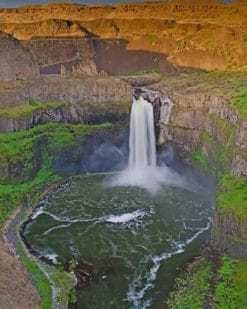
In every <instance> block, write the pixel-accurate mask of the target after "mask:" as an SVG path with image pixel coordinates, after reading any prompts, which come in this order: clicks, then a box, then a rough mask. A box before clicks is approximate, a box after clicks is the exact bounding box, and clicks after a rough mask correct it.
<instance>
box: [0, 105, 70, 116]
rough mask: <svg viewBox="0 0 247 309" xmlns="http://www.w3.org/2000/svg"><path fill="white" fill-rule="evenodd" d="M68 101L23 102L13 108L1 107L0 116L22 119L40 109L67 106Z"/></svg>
mask: <svg viewBox="0 0 247 309" xmlns="http://www.w3.org/2000/svg"><path fill="white" fill-rule="evenodd" d="M65 105H66V103H64V102H48V103H40V102H37V103H35V104H34V103H33V101H31V103H26V104H21V105H18V106H15V107H12V108H2V109H0V116H4V117H6V118H10V119H20V118H25V117H27V116H28V115H31V114H32V113H33V112H36V111H39V110H47V109H56V108H59V107H61V106H65Z"/></svg>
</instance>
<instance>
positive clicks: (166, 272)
mask: <svg viewBox="0 0 247 309" xmlns="http://www.w3.org/2000/svg"><path fill="white" fill-rule="evenodd" d="M106 177H110V176H105V175H91V176H82V177H79V178H75V179H74V180H72V181H69V182H68V183H67V184H65V185H63V186H61V187H60V188H59V189H58V190H57V191H56V192H53V194H51V195H49V196H48V197H47V198H46V200H45V201H44V203H43V206H42V207H41V208H40V209H39V210H38V212H37V213H36V215H34V218H33V221H31V223H29V224H28V225H27V226H26V229H25V231H24V235H25V237H26V239H27V241H28V243H29V244H30V245H31V246H32V248H33V249H34V250H36V251H37V252H38V253H39V254H40V255H43V256H50V257H52V258H53V259H54V260H56V261H59V262H61V263H65V262H66V261H69V260H72V259H83V260H84V261H85V262H86V263H89V264H92V265H93V268H94V269H95V270H97V273H98V276H97V278H96V279H95V280H92V282H91V283H90V285H89V286H88V287H86V288H83V289H82V290H81V291H80V293H79V296H78V304H77V307H76V308H164V306H165V305H164V300H165V297H166V295H167V293H168V291H169V289H170V287H171V284H172V283H173V280H174V277H175V275H176V272H177V268H178V267H179V266H180V265H181V264H182V263H184V262H185V261H187V260H188V259H189V258H191V257H192V256H194V255H196V254H198V252H199V249H200V247H201V246H202V245H203V244H204V243H205V241H206V239H207V237H208V231H209V227H210V216H211V210H212V196H210V194H202V193H201V192H200V190H199V192H192V191H190V190H186V189H182V188H176V187H171V186H163V187H162V188H161V189H160V190H159V192H157V193H156V194H155V195H154V194H152V193H149V192H148V191H146V190H144V189H142V188H137V187H108V186H107V185H106V184H105V178H106Z"/></svg>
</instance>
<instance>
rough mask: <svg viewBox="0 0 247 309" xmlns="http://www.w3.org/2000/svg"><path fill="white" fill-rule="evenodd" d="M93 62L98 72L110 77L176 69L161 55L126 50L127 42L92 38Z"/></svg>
mask: <svg viewBox="0 0 247 309" xmlns="http://www.w3.org/2000/svg"><path fill="white" fill-rule="evenodd" d="M91 40H92V45H93V48H94V51H95V62H96V65H97V68H98V70H99V71H101V70H102V71H105V72H107V73H108V74H110V75H121V74H123V75H125V74H126V75H127V74H138V73H143V72H153V71H157V72H171V71H176V70H177V69H176V68H175V67H174V65H172V64H171V63H169V62H168V61H167V56H166V55H164V54H161V53H156V52H151V51H144V50H128V49H127V45H128V41H127V40H122V39H99V38H92V39H91Z"/></svg>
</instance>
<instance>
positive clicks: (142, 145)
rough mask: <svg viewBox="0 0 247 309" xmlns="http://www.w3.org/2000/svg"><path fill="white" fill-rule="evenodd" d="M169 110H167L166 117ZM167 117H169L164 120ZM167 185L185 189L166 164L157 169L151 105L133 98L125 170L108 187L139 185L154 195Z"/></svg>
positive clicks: (140, 97) (180, 179) (178, 177)
mask: <svg viewBox="0 0 247 309" xmlns="http://www.w3.org/2000/svg"><path fill="white" fill-rule="evenodd" d="M151 94H152V92H151ZM155 95H156V93H155ZM170 109H171V108H168V109H167V111H168V112H169V114H170ZM168 117H169V115H168V116H167V119H168ZM167 121H168V120H167ZM108 184H109V182H108ZM167 184H170V185H171V184H172V185H177V186H182V187H184V181H183V179H182V178H181V177H180V176H179V175H178V174H177V173H175V172H174V171H173V170H171V169H170V168H168V167H167V166H165V165H163V166H156V142H155V127H154V112H153V105H152V104H151V103H149V102H147V101H146V100H145V99H144V98H143V97H142V96H139V98H138V99H136V98H135V96H133V104H132V108H131V114H130V135H129V162H128V167H127V168H126V169H125V170H124V171H122V172H120V173H119V174H117V175H115V176H114V177H113V178H112V179H111V181H110V185H111V186H138V187H142V188H145V189H148V190H149V191H151V192H156V191H157V190H159V188H160V186H161V185H167Z"/></svg>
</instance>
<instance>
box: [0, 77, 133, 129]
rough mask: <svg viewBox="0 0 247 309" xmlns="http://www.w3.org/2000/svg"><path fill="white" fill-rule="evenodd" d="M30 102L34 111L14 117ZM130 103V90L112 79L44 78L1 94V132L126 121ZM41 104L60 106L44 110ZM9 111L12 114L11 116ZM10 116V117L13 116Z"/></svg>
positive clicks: (124, 83) (125, 85)
mask: <svg viewBox="0 0 247 309" xmlns="http://www.w3.org/2000/svg"><path fill="white" fill-rule="evenodd" d="M30 100H31V101H34V102H36V103H35V104H37V107H36V108H35V106H34V108H33V111H30V112H28V113H25V114H20V115H18V116H16V114H15V109H16V108H19V109H20V107H21V106H23V108H24V109H25V106H26V105H28V104H31V103H30ZM131 101H132V87H131V86H130V85H129V84H127V83H126V82H124V81H121V80H120V79H117V78H113V77H100V76H96V77H88V76H87V77H85V76H84V77H82V78H70V77H68V78H67V77H65V78H61V77H56V76H51V77H49V78H48V77H46V78H43V79H40V80H37V81H36V82H34V81H33V82H31V83H23V82H21V83H18V84H17V85H14V86H13V87H12V88H10V89H9V90H7V91H6V90H4V91H2V92H1V91H0V107H2V108H3V111H4V110H6V108H8V111H9V112H8V114H7V115H6V114H5V113H4V112H3V111H0V132H2V133H4V132H15V131H19V130H27V129H30V128H32V127H34V126H35V125H37V124H42V123H46V122H62V123H90V124H92V123H94V124H95V123H102V122H107V121H110V122H116V121H123V120H126V119H127V117H128V113H129V108H130V103H131ZM42 102H43V103H44V104H45V103H46V102H63V103H64V104H61V106H55V107H54V108H52V107H49V106H48V107H47V108H44V107H42ZM11 111H12V112H11ZM12 115H13V116H12Z"/></svg>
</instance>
